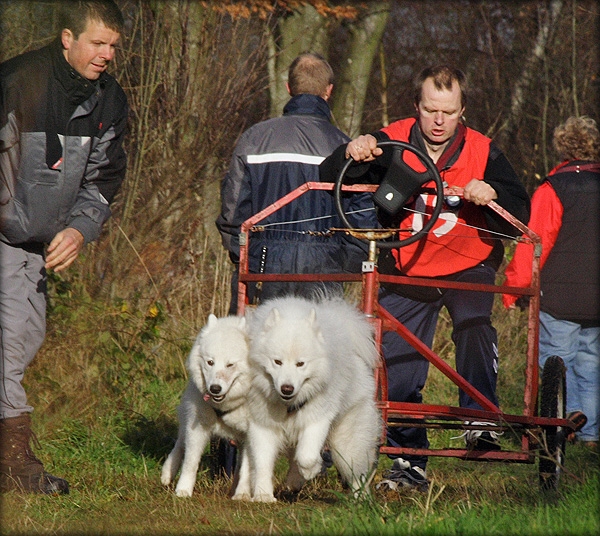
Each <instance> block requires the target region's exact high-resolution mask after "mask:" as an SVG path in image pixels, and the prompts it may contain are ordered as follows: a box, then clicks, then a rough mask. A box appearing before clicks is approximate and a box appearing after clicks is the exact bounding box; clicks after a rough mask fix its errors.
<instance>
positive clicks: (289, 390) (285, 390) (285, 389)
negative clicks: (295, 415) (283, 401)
mask: <svg viewBox="0 0 600 536" xmlns="http://www.w3.org/2000/svg"><path fill="white" fill-rule="evenodd" d="M281 394H282V395H283V396H290V395H293V394H294V386H293V385H287V384H285V385H282V386H281Z"/></svg>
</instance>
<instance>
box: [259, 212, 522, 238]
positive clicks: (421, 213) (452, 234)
mask: <svg viewBox="0 0 600 536" xmlns="http://www.w3.org/2000/svg"><path fill="white" fill-rule="evenodd" d="M374 210H375V209H374V208H363V209H360V210H353V211H351V212H347V213H346V214H360V213H363V212H371V211H374ZM404 210H406V211H407V212H413V213H414V214H420V215H422V216H428V214H427V213H426V212H421V211H419V210H415V209H410V208H406V207H405V208H404ZM334 217H336V215H335V214H331V215H328V216H318V217H314V218H305V219H302V220H291V221H282V222H272V223H265V224H262V225H256V226H254V228H253V229H255V230H261V231H262V230H264V229H266V228H267V227H277V226H283V225H293V224H295V223H307V222H311V221H318V220H326V219H331V218H334ZM440 217H441V215H440ZM455 224H456V225H462V226H463V227H468V228H471V229H476V230H477V231H482V232H485V233H488V234H490V235H494V236H495V237H497V238H498V239H500V240H502V239H504V240H516V238H515V237H514V236H510V235H507V234H505V233H500V232H498V231H492V230H490V229H485V228H484V227H477V226H476V225H469V224H468V223H463V222H461V221H456V222H455ZM278 231H279V232H286V233H298V234H307V233H310V232H314V231H298V230H293V229H279V230H278ZM397 231H399V232H403V233H406V232H412V230H411V229H397ZM432 232H433V231H429V233H427V234H430V233H432ZM446 236H454V237H459V236H461V235H458V234H455V233H448V234H447V235H446ZM463 236H465V237H467V238H468V237H469V236H470V235H463Z"/></svg>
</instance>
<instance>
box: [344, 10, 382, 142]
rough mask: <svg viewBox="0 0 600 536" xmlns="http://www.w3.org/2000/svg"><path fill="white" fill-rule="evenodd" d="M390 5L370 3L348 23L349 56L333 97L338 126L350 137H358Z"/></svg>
mask: <svg viewBox="0 0 600 536" xmlns="http://www.w3.org/2000/svg"><path fill="white" fill-rule="evenodd" d="M390 9H391V2H390V1H389V0H387V1H379V2H369V4H368V8H367V11H366V12H365V13H364V14H363V15H362V16H361V17H360V18H359V19H357V20H356V21H352V22H350V23H349V27H350V34H351V41H350V48H349V50H348V57H347V60H346V62H345V64H344V65H345V68H344V69H343V71H342V73H341V75H340V77H339V80H340V81H339V82H338V84H337V85H336V87H335V89H334V91H335V93H334V97H333V102H334V106H333V116H334V119H335V122H336V124H337V126H338V127H339V128H340V129H341V130H343V131H344V132H346V133H347V134H348V135H349V136H351V137H355V136H357V135H358V134H360V129H361V122H362V115H363V109H364V103H365V97H366V94H367V88H368V86H369V79H370V76H371V68H372V67H373V62H374V60H375V58H376V56H377V53H378V50H379V45H380V43H381V39H382V36H383V31H384V29H385V26H386V23H387V20H388V16H389V14H390Z"/></svg>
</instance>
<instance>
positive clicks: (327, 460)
mask: <svg viewBox="0 0 600 536" xmlns="http://www.w3.org/2000/svg"><path fill="white" fill-rule="evenodd" d="M321 460H322V464H321V474H322V475H326V474H327V469H329V468H330V467H333V459H332V458H331V451H330V450H329V449H328V448H327V447H326V448H324V449H323V450H322V451H321Z"/></svg>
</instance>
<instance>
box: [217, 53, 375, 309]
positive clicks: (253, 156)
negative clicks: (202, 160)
mask: <svg viewBox="0 0 600 536" xmlns="http://www.w3.org/2000/svg"><path fill="white" fill-rule="evenodd" d="M287 87H288V91H289V93H290V96H291V97H292V98H291V100H290V101H289V102H288V103H287V104H286V106H285V108H284V110H283V116H282V117H276V118H272V119H269V120H267V121H263V122H261V123H258V124H256V125H254V126H253V127H251V128H250V129H248V130H247V131H246V132H244V133H243V134H242V136H241V137H240V139H239V141H238V143H237V145H236V147H235V150H234V153H233V157H232V158H231V164H230V167H229V171H228V173H227V175H226V176H225V179H224V180H223V183H222V187H221V204H222V210H221V215H220V216H219V218H218V219H217V222H216V223H217V227H218V229H219V232H220V233H221V237H222V240H223V245H224V246H225V248H226V249H227V250H228V251H229V255H230V258H231V260H232V261H233V263H234V264H235V265H236V267H237V263H238V262H239V236H238V235H239V232H240V226H241V224H242V223H243V222H244V221H245V220H247V219H248V218H249V217H251V216H253V215H255V214H257V213H258V212H260V211H261V210H262V209H264V208H265V207H268V206H269V205H270V204H271V203H273V202H275V201H277V200H278V199H280V198H281V197H283V196H284V195H285V194H287V193H289V192H291V191H292V190H294V189H295V188H297V187H298V186H300V185H302V184H304V183H306V182H313V181H314V182H318V181H319V164H320V163H321V162H322V161H323V160H324V158H325V157H326V156H328V155H329V154H330V153H331V152H332V151H333V150H334V149H335V148H336V147H337V146H338V145H340V144H341V143H346V142H347V141H348V140H349V138H348V137H347V136H346V135H345V134H344V133H343V132H341V131H340V130H338V129H337V128H336V127H334V126H333V125H332V124H331V122H330V115H331V112H330V110H329V105H328V104H327V101H328V100H329V97H330V95H331V91H332V89H333V71H332V69H331V67H330V65H329V64H328V63H327V62H326V61H325V59H324V58H323V57H322V56H320V55H318V54H314V53H304V54H301V55H300V56H298V57H297V58H296V59H295V60H294V61H293V62H292V64H291V65H290V68H289V74H288V82H287ZM344 202H345V204H346V210H347V211H348V213H349V218H350V219H351V221H352V223H353V225H354V227H360V228H371V227H373V226H374V225H375V223H374V210H373V205H372V203H371V196H370V194H356V195H353V196H351V197H350V198H348V199H346V200H345V201H344ZM356 211H359V212H356ZM260 225H261V227H262V228H263V229H264V231H262V232H256V233H252V236H251V240H250V249H249V267H250V268H249V269H250V272H252V273H259V272H264V273H286V274H293V273H335V272H341V271H343V270H344V269H349V270H352V271H354V270H356V269H357V266H360V261H361V260H363V259H364V258H366V254H365V252H364V249H363V248H364V246H362V244H359V243H358V242H355V241H353V240H352V239H348V238H346V236H345V235H343V234H334V235H332V236H328V235H326V233H324V232H326V231H327V230H328V229H330V228H332V227H342V226H343V225H342V224H341V221H340V219H339V217H338V216H337V214H336V209H335V203H334V199H333V195H332V193H331V192H322V191H310V192H308V193H305V194H304V195H302V196H301V197H300V198H298V199H297V200H295V201H293V202H291V203H289V204H288V205H286V206H285V207H283V208H282V209H280V210H279V211H277V212H275V213H274V214H273V215H271V216H269V217H268V218H267V219H265V220H263V221H262V222H260ZM236 275H237V268H236V271H235V272H234V277H233V283H232V302H231V310H230V312H231V313H232V314H234V313H235V312H236V310H237V277H236ZM317 289H327V290H328V291H329V292H336V291H339V290H340V289H341V285H339V284H336V283H334V284H331V283H329V284H324V283H307V282H304V283H297V284H295V283H292V282H277V283H265V284H264V285H263V287H262V291H261V296H260V297H261V299H267V298H269V297H274V296H277V295H282V294H288V293H291V294H299V295H304V296H310V295H311V294H312V293H313V292H314V291H316V290H317ZM248 291H249V292H248V296H249V298H250V300H251V301H252V300H253V299H254V297H255V295H256V289H255V286H250V285H249V289H248Z"/></svg>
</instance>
